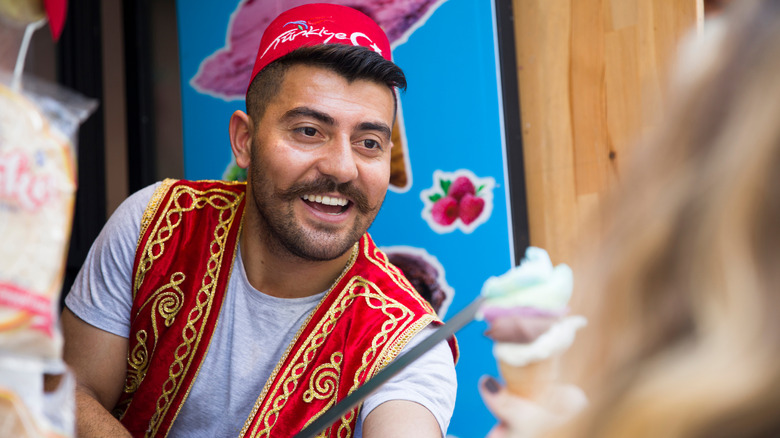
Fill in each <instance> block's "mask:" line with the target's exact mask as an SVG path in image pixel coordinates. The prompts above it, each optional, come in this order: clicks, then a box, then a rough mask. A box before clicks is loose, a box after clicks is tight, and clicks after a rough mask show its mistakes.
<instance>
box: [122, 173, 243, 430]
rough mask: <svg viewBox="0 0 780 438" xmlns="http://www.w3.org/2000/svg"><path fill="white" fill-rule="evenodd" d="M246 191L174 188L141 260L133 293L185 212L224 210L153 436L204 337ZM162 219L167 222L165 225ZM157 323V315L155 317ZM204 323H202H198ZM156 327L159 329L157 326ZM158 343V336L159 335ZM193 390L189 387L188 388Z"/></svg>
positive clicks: (159, 404)
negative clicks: (230, 235) (230, 233)
mask: <svg viewBox="0 0 780 438" xmlns="http://www.w3.org/2000/svg"><path fill="white" fill-rule="evenodd" d="M185 196H186V197H189V198H190V199H191V203H190V205H189V206H188V207H183V206H182V204H183V202H182V201H183V199H184V197H185ZM243 197H244V194H243V193H242V194H238V195H237V194H235V193H233V192H230V191H226V190H221V189H210V190H207V191H200V190H196V189H193V188H191V187H187V186H177V187H175V188H174V189H173V193H172V194H171V197H170V200H169V202H168V206H169V207H168V208H167V209H166V211H165V215H164V217H163V218H161V219H160V220H158V222H157V223H156V224H155V228H154V229H153V234H152V237H153V238H150V239H149V240H148V241H147V244H146V247H145V248H144V251H143V255H142V258H141V261H140V263H139V268H138V273H137V275H136V282H135V285H134V289H133V292H134V293H133V295H134V296H135V291H137V290H138V288H139V287H140V285H141V284H142V283H143V278H144V276H145V275H146V273H147V272H149V270H150V269H151V267H152V265H153V263H154V261H155V260H157V259H158V258H159V257H160V256H161V255H162V254H163V252H164V250H165V242H166V241H167V240H168V239H170V237H171V236H172V234H173V230H174V229H175V228H176V227H178V226H179V224H180V223H181V219H182V216H183V214H184V213H187V212H190V211H193V210H196V209H202V208H204V207H205V206H206V205H210V206H211V207H213V208H215V209H217V210H219V211H220V214H219V223H218V225H217V227H216V229H215V230H214V240H213V241H212V242H211V244H210V245H209V251H210V257H209V260H208V262H207V263H206V274H205V276H204V277H203V279H202V281H201V287H200V289H199V290H198V294H197V297H196V306H195V307H194V308H193V309H191V310H190V311H189V313H188V314H187V324H186V326H185V328H184V329H183V331H182V334H181V336H182V339H183V342H182V343H181V344H180V345H179V346H178V347H177V348H176V350H174V357H175V360H174V362H173V364H171V366H170V368H169V370H168V379H167V380H166V381H165V382H164V383H163V385H162V389H163V392H162V394H161V395H160V397H159V398H158V399H157V402H156V410H155V413H154V414H153V415H152V418H151V419H150V421H149V428H148V429H147V433H146V435H147V436H153V435H155V434H156V433H157V430H158V429H159V428H160V426H161V420H162V419H163V418H164V417H165V414H166V413H167V411H168V409H170V405H171V402H172V399H173V398H174V396H175V394H176V392H178V390H179V387H180V385H181V377H182V376H183V375H184V374H186V373H187V371H188V369H189V367H190V365H191V364H192V360H193V358H192V357H190V353H191V352H192V351H194V350H195V349H196V348H197V346H198V344H199V343H200V340H201V334H202V328H203V327H202V324H203V321H206V320H207V319H208V315H209V314H210V312H211V304H212V301H213V298H214V290H215V288H216V286H217V278H218V277H219V270H220V267H221V259H222V257H223V255H224V246H225V243H226V240H227V236H228V231H229V230H230V226H231V225H232V223H233V220H234V219H235V216H236V211H237V209H238V206H239V205H240V203H241V200H242V199H243ZM160 222H163V224H162V226H161V224H160ZM152 321H153V324H155V321H156V319H155V317H154V315H153V317H152ZM198 323H200V325H199V326H198V327H196V324H198ZM155 331H156V329H155ZM155 343H156V339H155ZM187 393H189V389H188V390H187Z"/></svg>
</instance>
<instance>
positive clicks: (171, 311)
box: [125, 272, 186, 393]
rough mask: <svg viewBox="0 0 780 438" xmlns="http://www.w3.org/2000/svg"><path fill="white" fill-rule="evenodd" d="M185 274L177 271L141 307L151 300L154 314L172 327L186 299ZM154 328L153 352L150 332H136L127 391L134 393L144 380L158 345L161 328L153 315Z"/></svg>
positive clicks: (129, 359)
mask: <svg viewBox="0 0 780 438" xmlns="http://www.w3.org/2000/svg"><path fill="white" fill-rule="evenodd" d="M185 278H186V277H185V275H184V274H183V273H181V272H176V273H174V274H173V275H171V279H170V282H169V283H168V284H166V285H164V286H162V287H160V288H159V289H157V290H156V291H155V292H154V293H153V294H152V295H151V296H150V297H149V298H148V299H147V300H146V302H145V303H143V304H142V305H141V307H140V309H141V310H143V309H144V308H146V307H147V305H149V303H150V302H151V303H152V305H151V311H152V313H153V314H159V315H160V316H161V317H162V319H163V321H164V323H165V325H166V327H170V326H171V324H173V321H174V319H175V318H176V314H178V312H179V310H181V308H182V305H183V301H184V292H182V290H181V288H179V285H180V284H181V283H182V282H183V281H184V279H185ZM152 330H153V333H154V344H153V345H152V353H151V354H149V351H148V347H147V345H146V341H147V338H148V333H146V330H139V331H138V333H136V340H137V341H138V344H136V345H135V346H134V347H133V349H132V351H131V352H130V354H129V355H128V359H127V360H128V365H129V367H128V372H127V379H126V381H125V392H126V393H133V392H135V391H136V390H137V389H138V387H139V386H140V385H141V382H143V380H144V377H146V371H147V370H148V369H149V362H148V360H149V357H151V356H152V355H154V348H155V347H156V345H157V339H159V334H160V332H159V330H158V329H157V318H156V317H152Z"/></svg>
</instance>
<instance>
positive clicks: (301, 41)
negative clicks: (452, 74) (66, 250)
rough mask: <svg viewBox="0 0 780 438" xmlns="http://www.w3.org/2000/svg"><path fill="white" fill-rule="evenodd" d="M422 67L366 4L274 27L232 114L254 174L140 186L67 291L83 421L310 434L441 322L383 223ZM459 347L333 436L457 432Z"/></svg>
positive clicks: (143, 432)
mask: <svg viewBox="0 0 780 438" xmlns="http://www.w3.org/2000/svg"><path fill="white" fill-rule="evenodd" d="M405 86H406V79H405V77H404V75H403V72H402V71H401V70H400V69H399V68H398V67H397V66H396V65H395V64H393V63H392V61H391V60H390V47H389V44H388V41H387V37H386V36H385V35H384V33H383V32H382V30H381V29H380V28H379V27H378V26H377V25H376V24H375V23H374V22H373V21H372V20H371V19H369V18H368V17H366V16H365V15H363V14H362V13H360V12H358V11H356V10H354V9H350V8H347V7H344V6H337V5H329V4H317V5H306V6H301V7H298V8H294V9H291V10H289V11H287V12H285V13H283V14H281V15H280V16H279V17H277V19H276V20H274V21H273V22H272V23H271V24H270V25H269V26H268V28H267V30H266V32H265V34H264V35H263V39H262V41H261V43H260V48H259V50H258V56H257V59H256V61H255V67H254V71H253V73H252V80H251V81H250V86H249V89H248V91H247V98H246V102H247V111H246V112H244V111H236V112H235V113H234V114H233V115H232V117H231V119H230V124H229V133H230V141H231V145H232V150H233V153H234V155H235V158H236V162H237V164H238V165H239V166H241V167H244V168H246V169H247V170H248V172H247V175H248V177H247V182H246V184H244V183H226V182H219V181H174V180H166V181H163V182H162V183H158V184H155V185H153V186H151V187H148V188H146V189H144V190H142V191H140V192H138V193H136V194H134V195H133V196H131V197H130V198H128V200H127V201H125V202H124V203H123V204H122V206H120V208H119V209H118V210H117V212H116V213H115V214H114V215H113V216H112V217H111V219H110V220H109V221H108V223H107V224H106V226H105V228H104V229H103V231H102V232H101V234H100V236H99V237H98V239H97V240H96V242H95V244H94V245H93V248H92V249H91V251H90V254H89V256H88V258H87V261H86V262H85V264H84V267H83V268H82V270H81V272H80V273H79V276H78V278H77V279H76V282H75V284H74V286H73V289H72V290H71V292H70V293H69V295H68V296H67V298H66V305H67V308H66V309H65V310H64V311H63V315H62V324H63V332H64V335H65V349H64V351H65V360H66V362H67V363H68V364H69V365H70V366H71V368H72V369H73V371H74V374H75V375H76V379H77V391H76V402H77V428H78V435H79V436H85V437H90V436H102V437H103V436H111V437H118V436H137V437H140V436H177V437H224V436H242V437H244V436H246V437H250V436H251V437H290V436H292V435H294V434H295V433H297V432H298V431H300V430H301V429H302V428H303V427H305V426H306V425H307V424H308V423H310V422H311V421H313V419H315V418H317V417H319V416H320V415H322V414H323V413H324V412H325V411H326V410H327V409H328V408H329V407H330V406H332V405H334V404H335V403H337V402H338V401H339V400H341V399H343V398H344V397H346V396H347V395H348V394H349V393H350V392H351V391H353V390H354V389H355V388H357V387H358V386H360V385H361V384H363V383H364V382H365V381H367V380H368V379H369V378H371V377H372V376H373V375H375V374H376V373H377V372H378V371H379V370H380V369H381V368H382V367H384V366H385V365H387V364H388V363H389V362H390V361H391V360H392V359H394V358H395V357H396V356H398V355H399V354H400V353H402V352H403V351H404V349H409V348H411V347H412V346H413V345H415V344H416V343H419V342H420V341H421V340H422V338H424V337H425V336H426V334H427V333H428V332H430V331H431V330H432V328H431V326H433V325H437V324H440V321H438V319H437V318H436V315H435V313H434V312H433V310H432V309H431V308H430V306H429V305H428V303H427V302H426V301H425V300H424V299H422V298H421V297H420V296H419V295H418V294H417V292H416V291H414V289H413V288H412V287H411V285H410V284H409V282H408V281H407V280H406V279H405V278H404V277H403V275H402V274H401V273H400V271H399V270H398V269H397V268H395V267H394V266H393V265H392V264H390V263H389V262H388V261H387V256H386V255H385V254H383V253H382V252H381V251H379V250H378V249H377V247H376V246H375V245H374V243H373V241H372V240H371V237H370V236H369V235H368V234H367V232H366V230H367V229H368V227H369V226H370V225H371V223H372V222H373V220H374V218H375V217H376V215H377V213H378V212H379V209H380V207H381V205H382V202H383V200H384V197H385V194H386V192H387V188H388V184H389V179H390V151H391V148H392V147H393V145H392V142H391V140H390V138H391V127H392V126H393V122H394V118H395V114H396V108H397V101H396V98H397V97H396V90H397V89H398V88H402V89H403V88H405ZM456 358H457V349H456V348H455V347H454V343H453V348H450V346H449V345H447V343H442V344H440V345H438V346H437V347H435V348H434V349H432V350H431V351H430V352H429V353H427V354H426V355H424V356H423V357H422V358H421V359H419V360H418V361H416V362H414V363H413V364H412V365H411V366H410V367H408V368H407V369H405V370H404V371H402V372H401V373H400V374H398V375H397V376H396V377H394V378H393V379H392V380H391V381H390V382H388V383H387V384H385V385H384V386H382V387H381V388H380V389H379V390H378V391H376V392H374V393H373V394H372V395H371V396H369V397H368V398H367V399H366V400H365V401H364V402H363V403H362V404H361V405H360V406H358V407H356V408H355V409H354V410H353V411H351V412H349V413H348V414H346V415H344V416H343V417H342V418H341V419H340V420H339V421H337V422H336V423H335V424H334V425H333V426H331V427H330V428H329V429H327V431H326V434H325V435H324V436H328V437H337V436H338V437H346V436H357V437H360V436H364V437H398V436H415V437H442V436H444V435H445V433H446V429H447V426H448V423H449V420H450V416H451V415H452V410H453V407H454V401H455V390H456V379H455V371H454V362H455V360H456ZM399 419H403V421H399Z"/></svg>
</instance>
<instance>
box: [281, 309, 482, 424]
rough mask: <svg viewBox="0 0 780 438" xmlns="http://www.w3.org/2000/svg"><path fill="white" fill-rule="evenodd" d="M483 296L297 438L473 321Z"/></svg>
mask: <svg viewBox="0 0 780 438" xmlns="http://www.w3.org/2000/svg"><path fill="white" fill-rule="evenodd" d="M484 299H485V298H484V297H483V296H481V295H480V296H479V297H477V298H476V299H475V300H474V301H472V302H471V304H469V305H468V306H466V307H465V308H464V309H463V310H461V311H460V312H458V314H457V315H455V316H453V317H452V318H450V319H449V320H448V321H447V323H446V324H444V325H443V326H441V327H439V328H438V329H436V330H435V331H434V332H433V333H431V335H430V336H428V337H427V338H425V339H424V340H423V341H422V342H420V343H419V344H417V345H415V346H414V347H413V348H411V349H410V350H409V351H407V352H406V353H404V354H402V355H400V356H398V357H397V358H395V359H394V360H393V361H392V362H390V363H389V364H388V365H387V366H386V367H384V368H383V369H382V370H381V371H379V372H378V373H377V374H376V375H375V376H374V377H372V378H371V379H369V380H367V381H366V382H365V383H364V384H363V385H361V386H359V387H358V388H357V389H356V390H354V391H353V392H352V393H350V394H349V395H348V396H346V397H344V399H342V400H341V401H340V402H338V403H336V404H335V405H334V406H333V407H331V408H330V409H328V410H327V411H325V413H324V414H322V415H321V416H320V417H319V418H317V419H316V420H314V421H313V422H311V424H309V425H308V426H306V427H305V428H304V429H303V430H302V431H300V432H299V433H298V434H297V435H295V437H294V438H315V437H316V436H317V434H319V433H320V432H322V431H323V430H325V428H327V427H328V426H330V425H331V424H333V423H334V422H335V421H336V420H338V419H339V418H341V416H342V415H344V414H346V413H347V412H349V410H350V409H352V408H353V407H355V405H357V404H358V403H360V402H361V401H363V399H364V398H366V397H368V396H369V395H370V394H371V393H372V392H374V391H375V390H376V389H377V388H379V387H380V386H381V385H382V384H383V383H385V382H387V381H388V380H390V379H391V378H392V377H393V376H395V375H396V374H398V372H399V371H401V370H402V369H404V368H405V367H406V366H408V365H409V364H410V363H412V362H414V361H415V360H417V359H418V358H419V357H420V356H422V355H423V354H425V352H426V351H428V350H430V349H431V348H433V347H434V346H435V345H436V344H438V343H439V342H441V341H443V340H445V339H447V338H449V337H450V336H452V335H453V334H455V332H457V331H458V330H460V329H461V328H463V326H465V325H466V324H468V323H469V322H471V321H472V320H473V319H474V316H475V315H476V314H477V311H478V310H479V308H480V306H481V305H482V301H484Z"/></svg>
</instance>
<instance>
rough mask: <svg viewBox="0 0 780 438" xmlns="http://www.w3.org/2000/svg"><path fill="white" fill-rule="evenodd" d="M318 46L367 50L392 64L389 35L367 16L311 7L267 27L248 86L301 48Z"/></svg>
mask: <svg viewBox="0 0 780 438" xmlns="http://www.w3.org/2000/svg"><path fill="white" fill-rule="evenodd" d="M316 44H351V45H354V46H364V47H368V48H369V49H371V50H373V51H375V52H377V53H379V54H380V55H382V57H383V58H385V59H387V60H388V61H390V60H391V54H390V42H389V41H388V39H387V35H385V32H384V31H383V30H382V29H381V28H380V27H379V25H378V24H376V23H375V22H374V20H372V19H371V18H369V17H368V16H367V15H366V14H364V13H362V12H360V11H358V10H356V9H352V8H350V7H347V6H341V5H333V4H326V3H314V4H308V5H303V6H298V7H296V8H292V9H289V10H287V11H285V12H282V13H281V14H280V15H279V16H278V17H276V18H275V19H274V21H272V22H271V23H270V24H269V25H268V27H267V28H266V30H265V32H264V33H263V38H262V39H261V40H260V48H259V49H258V51H257V59H256V60H255V67H254V68H253V69H252V76H251V78H250V79H249V84H251V83H252V81H253V80H254V78H255V76H257V74H258V73H259V72H260V70H262V69H263V68H265V66H267V65H268V64H270V63H272V62H273V61H275V60H277V59H279V58H281V57H282V56H284V55H286V54H288V53H290V52H292V51H293V50H295V49H297V48H299V47H303V46H313V45H316Z"/></svg>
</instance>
